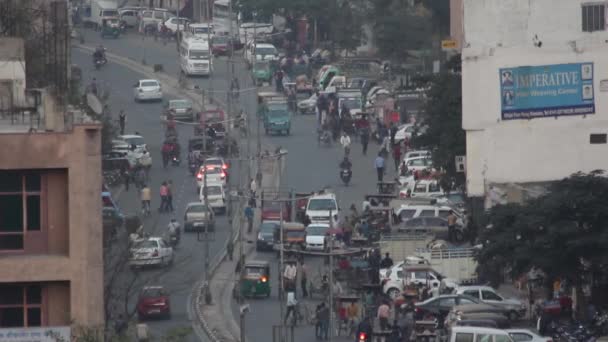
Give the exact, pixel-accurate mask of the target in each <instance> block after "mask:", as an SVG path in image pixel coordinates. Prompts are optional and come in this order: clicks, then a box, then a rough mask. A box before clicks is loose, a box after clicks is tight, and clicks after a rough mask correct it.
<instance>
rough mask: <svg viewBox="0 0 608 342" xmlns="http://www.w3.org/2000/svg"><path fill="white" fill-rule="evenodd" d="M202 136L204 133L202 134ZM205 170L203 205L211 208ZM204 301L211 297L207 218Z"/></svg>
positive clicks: (206, 224)
mask: <svg viewBox="0 0 608 342" xmlns="http://www.w3.org/2000/svg"><path fill="white" fill-rule="evenodd" d="M203 136H204V135H203ZM204 171H205V172H204V173H203V198H204V200H205V205H206V206H207V209H209V210H211V208H209V201H208V200H207V169H205V170H204ZM204 227H205V237H204V239H205V284H206V286H205V303H207V305H209V304H211V302H212V298H211V289H210V288H209V286H211V283H210V282H209V220H207V222H206V223H205V226H204Z"/></svg>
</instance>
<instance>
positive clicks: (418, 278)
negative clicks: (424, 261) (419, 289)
mask: <svg viewBox="0 0 608 342" xmlns="http://www.w3.org/2000/svg"><path fill="white" fill-rule="evenodd" d="M442 281H443V282H444V286H445V287H449V288H456V287H457V283H456V281H454V280H452V279H448V278H444V277H443V276H442V275H441V274H439V273H438V272H437V271H435V270H433V269H432V268H430V267H429V266H425V265H422V266H411V267H406V268H405V269H404V268H403V267H401V268H395V267H393V268H392V269H391V270H389V271H388V272H386V278H385V281H384V284H383V286H382V290H383V291H384V293H386V294H387V295H388V296H389V297H391V298H392V299H395V298H397V297H399V296H400V295H401V292H403V289H404V288H405V285H406V284H407V285H427V284H428V285H429V286H430V287H431V288H433V287H435V286H437V287H438V288H439V287H441V282H442Z"/></svg>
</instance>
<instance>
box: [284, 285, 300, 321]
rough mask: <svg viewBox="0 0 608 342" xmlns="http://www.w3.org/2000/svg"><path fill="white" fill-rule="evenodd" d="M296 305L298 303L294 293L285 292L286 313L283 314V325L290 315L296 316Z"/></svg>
mask: <svg viewBox="0 0 608 342" xmlns="http://www.w3.org/2000/svg"><path fill="white" fill-rule="evenodd" d="M296 305H298V301H297V300H296V294H295V293H294V292H287V312H286V313H285V321H284V324H287V319H288V318H289V316H290V315H291V314H294V315H295V314H296ZM294 318H297V317H294Z"/></svg>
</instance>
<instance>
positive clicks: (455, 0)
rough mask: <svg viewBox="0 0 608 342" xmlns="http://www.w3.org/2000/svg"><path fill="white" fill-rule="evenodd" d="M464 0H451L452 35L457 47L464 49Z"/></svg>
mask: <svg viewBox="0 0 608 342" xmlns="http://www.w3.org/2000/svg"><path fill="white" fill-rule="evenodd" d="M462 2H463V0H450V36H451V38H452V39H453V40H455V41H456V49H458V50H460V49H462V44H463V42H464V40H465V39H464V27H463V16H464V13H463V12H464V11H463V10H464V8H463V3H462Z"/></svg>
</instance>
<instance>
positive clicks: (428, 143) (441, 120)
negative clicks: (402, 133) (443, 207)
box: [412, 72, 466, 186]
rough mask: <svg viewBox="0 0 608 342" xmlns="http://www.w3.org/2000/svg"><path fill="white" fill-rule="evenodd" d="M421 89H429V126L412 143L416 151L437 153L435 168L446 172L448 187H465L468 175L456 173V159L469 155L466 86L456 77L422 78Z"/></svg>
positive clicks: (444, 73) (426, 112)
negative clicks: (464, 115)
mask: <svg viewBox="0 0 608 342" xmlns="http://www.w3.org/2000/svg"><path fill="white" fill-rule="evenodd" d="M418 86H419V87H423V88H426V89H428V91H427V93H426V95H427V99H426V103H425V107H424V112H425V114H426V121H425V122H424V124H426V125H427V126H428V128H427V129H426V131H423V133H421V134H420V135H419V136H416V137H414V138H413V139H412V145H413V146H414V147H416V148H429V149H430V150H432V151H433V165H434V166H435V167H438V168H441V169H442V170H443V171H444V174H445V177H447V179H448V180H449V181H448V182H443V183H444V184H450V183H453V182H454V183H455V185H457V186H458V185H462V184H464V175H463V174H460V173H457V172H456V165H455V157H456V156H458V155H465V154H466V135H465V131H464V130H463V129H462V86H461V77H460V75H459V74H456V73H448V72H443V73H441V74H438V75H433V76H424V77H419V78H418Z"/></svg>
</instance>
